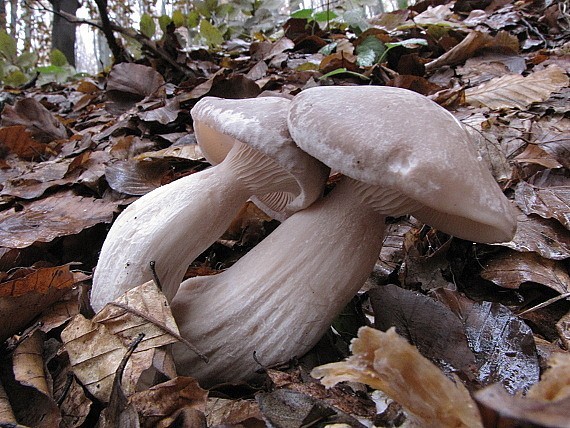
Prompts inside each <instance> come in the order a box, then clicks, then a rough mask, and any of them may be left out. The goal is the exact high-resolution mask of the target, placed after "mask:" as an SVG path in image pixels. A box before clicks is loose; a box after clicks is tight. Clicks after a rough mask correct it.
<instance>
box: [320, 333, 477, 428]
mask: <svg viewBox="0 0 570 428" xmlns="http://www.w3.org/2000/svg"><path fill="white" fill-rule="evenodd" d="M351 350H352V353H353V355H352V356H351V357H349V358H348V359H347V360H346V361H343V362H340V363H332V364H326V365H324V366H320V367H316V368H315V369H313V371H312V373H311V375H312V376H314V377H316V378H321V382H322V383H323V384H324V385H326V386H329V387H330V386H333V385H335V384H337V383H338V382H343V381H352V382H362V383H365V384H367V385H369V386H370V387H372V388H374V389H378V390H380V391H383V392H384V393H386V395H388V396H389V397H390V398H392V399H394V400H395V401H397V402H398V403H400V404H401V405H402V406H403V407H404V408H405V409H406V411H407V412H408V413H409V414H410V415H411V416H412V418H413V419H414V420H415V422H416V423H418V424H419V425H420V426H450V427H451V426H453V427H473V428H474V427H481V426H482V425H481V421H480V416H479V413H478V411H477V408H476V406H475V403H474V402H473V400H472V399H471V397H470V396H469V392H468V391H467V389H465V387H464V386H463V385H462V384H461V383H460V382H458V381H456V382H453V381H452V380H451V379H449V378H447V377H446V376H445V375H444V374H443V373H442V372H441V371H440V370H439V369H438V368H437V367H436V366H435V365H434V364H432V363H431V362H430V361H428V360H427V359H426V358H424V357H423V356H422V355H421V354H420V353H419V352H418V350H417V349H416V348H415V347H413V346H412V345H410V344H409V343H408V342H407V341H406V340H405V339H403V338H402V337H400V336H398V334H397V333H396V331H395V329H393V328H391V329H389V330H388V331H387V332H381V331H379V330H374V329H372V328H369V327H362V328H361V329H360V330H359V332H358V338H357V339H355V340H353V342H352V345H351ZM434 391H438V393H437V394H434Z"/></svg>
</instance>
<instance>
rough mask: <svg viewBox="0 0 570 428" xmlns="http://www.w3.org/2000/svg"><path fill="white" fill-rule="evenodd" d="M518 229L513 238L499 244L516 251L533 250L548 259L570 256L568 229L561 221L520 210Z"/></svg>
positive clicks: (561, 258) (560, 258)
mask: <svg viewBox="0 0 570 428" xmlns="http://www.w3.org/2000/svg"><path fill="white" fill-rule="evenodd" d="M517 211H518V216H517V231H516V233H515V236H514V237H513V239H512V240H511V241H509V242H503V243H501V244H499V245H501V246H504V247H508V248H512V249H513V250H516V251H522V252H528V251H532V252H535V253H538V254H540V255H541V256H542V257H544V258H546V259H552V260H563V259H567V258H569V257H570V240H569V239H568V230H566V229H565V228H564V226H562V225H561V224H560V223H559V222H557V221H555V220H552V219H544V218H542V217H539V216H538V215H535V214H531V215H529V216H527V215H526V214H524V213H523V212H522V211H520V210H518V209H517Z"/></svg>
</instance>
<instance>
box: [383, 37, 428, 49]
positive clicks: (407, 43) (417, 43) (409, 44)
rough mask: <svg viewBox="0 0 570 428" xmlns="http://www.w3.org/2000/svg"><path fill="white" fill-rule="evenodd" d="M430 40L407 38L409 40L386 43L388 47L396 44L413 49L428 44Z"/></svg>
mask: <svg viewBox="0 0 570 428" xmlns="http://www.w3.org/2000/svg"><path fill="white" fill-rule="evenodd" d="M427 44H428V42H427V40H426V39H419V38H418V39H407V40H402V41H399V42H391V43H386V47H388V48H394V47H396V46H403V47H405V48H408V49H413V48H415V47H416V46H427Z"/></svg>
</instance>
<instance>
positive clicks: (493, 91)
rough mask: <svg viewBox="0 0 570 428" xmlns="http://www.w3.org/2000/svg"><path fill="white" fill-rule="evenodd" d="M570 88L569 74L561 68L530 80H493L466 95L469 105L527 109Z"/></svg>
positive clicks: (509, 77) (552, 68)
mask: <svg viewBox="0 0 570 428" xmlns="http://www.w3.org/2000/svg"><path fill="white" fill-rule="evenodd" d="M565 86H568V76H567V75H566V72H565V71H564V70H563V69H562V68H560V67H558V66H557V65H551V66H549V67H548V68H546V69H544V70H540V71H536V72H534V73H532V74H530V75H528V76H526V77H523V76H520V75H518V74H509V75H506V76H502V77H497V78H494V79H491V80H490V81H488V82H486V83H483V84H481V85H479V86H477V87H476V88H469V89H467V90H466V91H465V101H467V103H469V104H472V105H476V106H478V105H484V106H487V107H489V108H490V109H492V110H500V109H506V108H518V109H521V110H524V109H526V108H527V107H528V106H529V105H531V104H532V103H537V102H541V101H545V100H547V99H548V97H550V95H551V94H552V93H553V92H556V91H559V90H560V89H562V88H563V87H565Z"/></svg>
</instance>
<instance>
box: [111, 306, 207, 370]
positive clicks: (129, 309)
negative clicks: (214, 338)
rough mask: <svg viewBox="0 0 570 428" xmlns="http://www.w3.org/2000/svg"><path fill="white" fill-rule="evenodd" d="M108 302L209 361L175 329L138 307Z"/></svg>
mask: <svg viewBox="0 0 570 428" xmlns="http://www.w3.org/2000/svg"><path fill="white" fill-rule="evenodd" d="M109 304H110V305H113V306H116V307H118V308H121V309H123V310H125V311H126V312H129V313H132V314H134V315H136V316H138V317H141V318H142V319H144V320H145V321H148V322H149V323H151V324H153V325H155V326H157V327H158V328H160V329H161V330H162V331H164V332H165V333H167V334H169V335H170V336H172V337H175V338H176V339H178V340H179V341H180V342H182V343H184V344H185V345H186V346H187V347H188V349H190V350H191V351H192V352H194V353H195V354H196V355H198V356H199V357H200V358H201V359H202V361H204V362H205V363H207V362H208V361H209V359H208V357H206V355H204V354H203V353H202V352H201V351H200V350H199V349H198V348H196V347H195V346H194V345H192V344H191V343H190V342H189V341H188V340H186V339H184V338H183V337H182V336H180V334H178V333H176V332H175V331H173V330H171V329H170V328H168V327H167V326H165V325H164V324H162V323H161V322H160V321H159V320H157V319H155V318H153V317H151V316H150V315H148V314H145V313H144V312H141V311H139V310H138V309H135V308H132V307H130V306H128V305H125V304H123V303H117V302H110V303H109Z"/></svg>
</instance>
